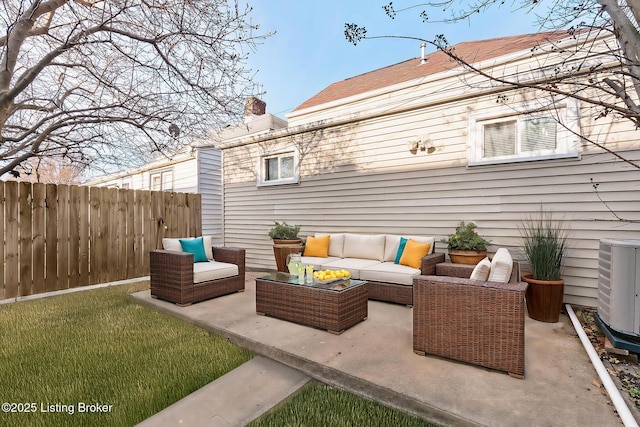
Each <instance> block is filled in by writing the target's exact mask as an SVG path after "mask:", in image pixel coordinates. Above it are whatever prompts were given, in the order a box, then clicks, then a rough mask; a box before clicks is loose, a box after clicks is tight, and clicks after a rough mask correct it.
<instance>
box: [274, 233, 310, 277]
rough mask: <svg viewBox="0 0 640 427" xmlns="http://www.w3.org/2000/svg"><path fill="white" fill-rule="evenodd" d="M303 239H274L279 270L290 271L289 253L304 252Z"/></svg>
mask: <svg viewBox="0 0 640 427" xmlns="http://www.w3.org/2000/svg"><path fill="white" fill-rule="evenodd" d="M303 247H304V246H303V245H302V239H295V240H281V239H273V255H274V257H275V259H276V268H277V269H278V271H282V272H285V273H288V272H289V270H288V269H287V255H289V254H297V253H299V254H302V249H303Z"/></svg>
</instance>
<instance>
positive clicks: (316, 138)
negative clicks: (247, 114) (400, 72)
mask: <svg viewBox="0 0 640 427" xmlns="http://www.w3.org/2000/svg"><path fill="white" fill-rule="evenodd" d="M455 80H456V81H457V85H458V92H461V90H460V87H461V86H460V85H461V83H460V80H459V79H457V78H455ZM452 82H453V80H452ZM451 84H453V83H451ZM416 91H417V89H416ZM420 91H421V92H420ZM420 91H418V92H416V93H418V94H420V93H424V94H426V93H427V92H428V90H427V89H425V88H421V89H420ZM405 95H406V94H405ZM508 95H509V99H510V100H511V101H513V102H516V101H517V102H519V101H520V100H521V99H520V98H522V95H521V94H518V93H515V92H510V93H508ZM416 96H417V95H416ZM416 96H414V97H412V98H411V99H412V100H414V99H415V98H416ZM420 96H422V97H423V98H424V99H422V100H421V103H422V105H423V106H422V107H415V108H408V109H404V110H403V109H399V110H398V109H397V110H396V112H393V111H391V112H389V113H384V112H382V111H383V110H384V109H383V108H382V105H383V104H384V100H383V99H381V98H376V97H373V98H371V99H370V104H368V105H366V106H364V107H363V106H362V105H360V106H359V107H358V109H360V110H361V111H378V112H379V114H377V115H376V114H372V115H369V116H367V115H366V114H364V113H363V114H361V116H363V117H368V118H366V119H363V120H358V119H357V118H356V119H354V120H351V121H349V120H343V121H342V124H340V125H336V126H330V125H328V124H323V122H322V121H319V122H315V123H317V125H316V126H309V125H308V123H306V124H305V125H306V126H307V127H308V128H309V129H312V130H308V131H301V132H300V133H298V130H296V128H295V127H294V128H289V132H288V133H289V134H291V135H288V134H287V133H284V132H279V133H278V132H276V133H274V134H273V137H272V138H270V139H269V138H263V139H261V140H254V141H251V140H248V141H247V143H246V144H244V145H236V146H234V147H228V148H226V149H224V156H223V157H224V166H223V170H224V186H225V192H224V205H225V209H224V223H225V244H226V245H228V246H238V247H243V248H246V250H247V266H248V267H250V268H264V269H273V268H275V261H274V258H273V253H272V244H271V241H270V240H269V238H268V236H267V233H268V230H269V229H270V227H271V225H272V224H273V221H275V220H277V221H287V222H289V223H293V224H298V225H300V226H301V235H302V236H307V235H312V234H313V233H315V232H327V233H332V232H354V233H394V234H419V235H433V236H435V237H436V241H437V243H436V250H437V251H440V252H446V247H445V245H443V244H442V243H440V242H438V241H439V240H440V238H442V237H444V236H446V235H448V234H450V233H451V232H453V230H454V228H455V226H456V225H457V223H458V222H459V221H462V220H464V221H475V222H476V223H477V225H478V230H479V232H480V233H481V234H482V236H483V237H485V238H487V239H489V240H490V241H491V243H492V248H490V250H491V249H493V250H495V249H496V248H497V247H507V248H509V249H510V250H511V252H512V254H514V256H515V257H516V258H519V257H520V256H521V252H520V234H519V231H518V227H519V225H520V224H521V222H522V221H523V220H524V219H526V218H527V217H528V216H530V215H532V214H534V215H535V213H536V212H538V211H539V210H540V208H541V207H543V208H544V209H546V210H551V211H553V212H554V217H556V218H561V217H562V218H564V219H565V220H566V221H567V222H568V225H569V226H570V229H571V231H570V238H571V239H570V251H569V255H568V258H567V262H566V268H565V271H564V278H565V283H566V286H565V301H567V302H570V303H573V304H580V305H587V306H595V305H596V296H597V275H598V272H597V258H598V244H599V239H602V238H638V236H639V233H640V202H639V201H638V200H639V198H638V190H639V188H638V187H639V185H638V182H639V181H638V177H639V174H640V172H639V171H638V170H637V169H635V168H633V167H631V166H630V165H628V164H627V163H624V162H622V161H620V160H619V159H616V158H615V157H613V156H612V155H611V154H608V153H605V152H603V151H602V150H600V149H598V148H596V147H593V146H591V145H587V144H584V143H581V144H580V147H579V150H580V153H581V156H580V158H572V159H555V160H544V161H533V162H524V163H507V164H502V165H491V166H474V167H469V166H468V165H467V142H468V141H467V134H468V123H469V117H470V115H473V114H478V113H482V112H483V111H484V112H486V111H488V112H490V111H492V109H493V108H495V106H496V95H495V94H494V93H489V94H487V95H485V96H482V97H477V94H476V97H475V98H472V97H470V96H458V97H452V98H451V99H449V100H448V101H446V102H440V103H431V102H429V100H428V96H427V95H420ZM532 96H533V98H535V97H536V96H538V95H537V94H529V95H528V97H529V98H531V97H532ZM425 100H426V101H425ZM416 102H417V101H416ZM416 105H418V104H416ZM390 110H391V109H390ZM347 116H348V115H347ZM300 120H301V121H300V122H299V123H302V122H304V120H302V119H300ZM331 120H333V119H330V118H327V120H326V123H330V122H331ZM581 121H582V123H581V125H582V130H583V132H584V134H585V135H587V136H599V137H600V140H604V141H605V142H606V143H607V146H608V147H611V148H613V149H615V150H617V151H618V152H619V153H620V154H622V155H624V156H626V157H627V158H629V159H631V160H634V161H636V162H639V161H640V146H639V145H638V144H637V143H636V142H635V140H636V139H637V136H638V133H637V131H635V130H634V129H632V128H631V127H629V126H627V125H626V123H624V122H615V121H613V119H600V120H598V121H596V120H592V119H591V112H590V111H589V110H588V109H586V107H585V108H584V109H583V110H582V113H581ZM335 122H337V121H335ZM419 135H427V136H428V137H429V139H430V141H431V142H432V143H433V145H434V147H435V148H436V151H435V152H434V153H433V154H427V153H426V152H421V151H418V152H417V153H416V154H411V153H410V152H409V150H408V148H407V145H406V144H407V142H408V141H409V140H411V139H413V138H415V137H416V136H419ZM602 135H606V136H605V137H604V138H602ZM287 145H295V146H296V147H298V149H299V150H300V183H299V184H297V185H287V186H271V187H260V188H259V187H257V186H256V175H255V170H256V162H257V159H258V156H259V155H260V153H262V152H265V151H268V150H271V149H274V148H277V147H282V146H287ZM592 179H593V181H594V182H595V183H598V184H599V186H598V193H597V194H596V192H595V190H594V187H593V183H592V181H591V180H592ZM599 197H600V198H602V200H603V201H605V202H606V204H605V203H603V202H602V201H601V200H599ZM610 209H611V210H612V211H613V212H615V214H617V215H618V216H619V217H621V218H624V219H626V220H633V221H636V222H629V221H620V220H618V219H617V218H616V216H615V215H614V214H613V213H612V212H611V211H610Z"/></svg>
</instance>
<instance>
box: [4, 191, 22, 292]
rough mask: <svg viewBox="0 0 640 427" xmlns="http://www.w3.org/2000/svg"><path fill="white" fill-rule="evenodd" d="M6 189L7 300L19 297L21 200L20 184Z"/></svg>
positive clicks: (5, 252) (5, 288)
mask: <svg viewBox="0 0 640 427" xmlns="http://www.w3.org/2000/svg"><path fill="white" fill-rule="evenodd" d="M5 185H6V188H5V200H6V202H5V223H4V237H5V251H4V255H5V269H6V271H5V276H4V277H5V280H4V290H5V298H15V297H17V296H18V295H19V290H18V281H19V275H18V271H19V267H20V264H19V262H20V261H19V246H18V236H19V234H18V229H19V224H18V208H19V206H20V200H19V199H18V183H17V182H7V183H6V184H5Z"/></svg>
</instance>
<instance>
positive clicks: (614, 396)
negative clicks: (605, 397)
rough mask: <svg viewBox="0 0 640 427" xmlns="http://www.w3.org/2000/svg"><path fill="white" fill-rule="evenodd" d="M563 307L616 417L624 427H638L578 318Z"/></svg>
mask: <svg viewBox="0 0 640 427" xmlns="http://www.w3.org/2000/svg"><path fill="white" fill-rule="evenodd" d="M565 307H566V308H567V313H569V318H570V319H571V323H573V327H574V328H575V330H576V332H577V333H578V337H580V341H581V342H582V345H583V346H584V349H585V350H586V351H587V354H588V355H589V359H591V363H593V367H594V368H596V372H597V373H598V376H599V377H600V380H601V381H602V384H603V385H604V388H605V389H606V390H607V393H609V397H610V398H611V401H612V402H613V406H614V407H615V408H616V411H617V412H618V415H619V416H620V419H621V420H622V422H623V424H624V425H625V426H626V427H632V426H635V427H638V423H637V422H636V419H635V418H634V417H633V415H632V414H631V411H630V410H629V407H628V406H627V404H626V402H625V401H624V399H623V397H622V396H621V395H620V391H619V390H618V387H616V385H615V384H614V382H613V380H612V379H611V376H610V375H609V372H607V369H606V368H605V367H604V365H603V364H602V360H600V357H598V353H597V352H596V350H595V349H594V348H593V345H592V344H591V341H589V338H588V337H587V334H586V333H585V332H584V330H583V329H582V325H581V324H580V321H579V320H578V317H577V316H576V314H575V313H574V311H573V308H572V307H571V305H569V304H565Z"/></svg>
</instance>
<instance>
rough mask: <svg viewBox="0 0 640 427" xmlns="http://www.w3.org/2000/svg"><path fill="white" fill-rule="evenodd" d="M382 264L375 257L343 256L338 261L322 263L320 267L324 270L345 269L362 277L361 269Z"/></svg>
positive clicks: (352, 274) (357, 277) (354, 276)
mask: <svg viewBox="0 0 640 427" xmlns="http://www.w3.org/2000/svg"><path fill="white" fill-rule="evenodd" d="M377 264H381V262H380V261H376V260H373V259H361V258H342V259H339V260H337V261H333V262H329V263H326V264H322V266H321V267H320V268H321V269H322V270H341V269H345V270H348V271H349V273H351V277H353V278H354V279H359V278H360V270H362V269H363V268H367V267H372V266H374V265H377Z"/></svg>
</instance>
